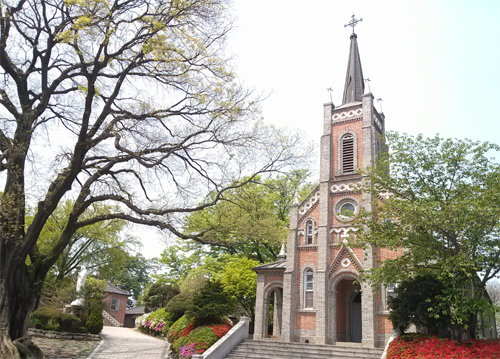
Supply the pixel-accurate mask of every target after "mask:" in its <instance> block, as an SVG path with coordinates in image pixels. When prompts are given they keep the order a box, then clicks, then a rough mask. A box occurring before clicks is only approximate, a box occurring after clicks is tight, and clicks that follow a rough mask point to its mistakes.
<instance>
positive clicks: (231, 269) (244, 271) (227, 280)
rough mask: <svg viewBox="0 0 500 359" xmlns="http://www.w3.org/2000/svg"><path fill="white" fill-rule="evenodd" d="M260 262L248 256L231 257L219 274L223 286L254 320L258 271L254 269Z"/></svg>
mask: <svg viewBox="0 0 500 359" xmlns="http://www.w3.org/2000/svg"><path fill="white" fill-rule="evenodd" d="M258 265H259V262H257V261H255V260H252V259H248V258H244V257H243V258H237V257H236V258H231V259H229V260H228V261H227V262H226V264H225V265H224V267H223V268H222V271H221V272H220V274H219V275H218V277H217V278H219V280H220V283H221V285H222V288H224V291H225V292H226V293H228V294H229V295H231V296H232V297H233V299H234V300H235V301H236V302H237V303H238V304H239V305H240V306H241V307H242V308H243V309H244V310H245V312H246V313H247V315H248V317H249V318H251V321H252V322H253V320H254V317H255V315H254V310H255V292H256V288H257V273H255V271H254V270H253V268H255V267H256V266H258Z"/></svg>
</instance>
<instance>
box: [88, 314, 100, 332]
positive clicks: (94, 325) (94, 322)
mask: <svg viewBox="0 0 500 359" xmlns="http://www.w3.org/2000/svg"><path fill="white" fill-rule="evenodd" d="M85 327H87V329H88V331H89V333H92V334H99V333H100V332H101V331H102V328H103V322H102V314H101V312H97V311H92V312H90V315H89V316H88V317H87V321H86V322H85Z"/></svg>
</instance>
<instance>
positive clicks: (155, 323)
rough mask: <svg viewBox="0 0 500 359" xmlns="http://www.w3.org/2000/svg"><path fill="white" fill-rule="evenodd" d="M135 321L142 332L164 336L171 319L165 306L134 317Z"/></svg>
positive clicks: (171, 321)
mask: <svg viewBox="0 0 500 359" xmlns="http://www.w3.org/2000/svg"><path fill="white" fill-rule="evenodd" d="M135 323H136V325H137V327H138V328H139V330H140V331H142V332H143V333H146V334H150V335H155V336H157V335H163V336H165V335H166V333H167V332H168V330H169V328H170V326H171V325H172V324H173V320H172V316H171V314H170V313H169V312H167V311H166V310H165V308H161V309H158V310H156V311H154V312H151V313H148V314H144V315H142V316H140V317H138V318H136V320H135Z"/></svg>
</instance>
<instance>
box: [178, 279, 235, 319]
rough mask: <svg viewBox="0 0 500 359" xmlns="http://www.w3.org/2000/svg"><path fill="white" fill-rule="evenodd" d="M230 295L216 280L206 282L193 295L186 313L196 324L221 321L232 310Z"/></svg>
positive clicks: (232, 303) (233, 307)
mask: <svg viewBox="0 0 500 359" xmlns="http://www.w3.org/2000/svg"><path fill="white" fill-rule="evenodd" d="M234 309H235V305H234V302H233V301H232V299H231V296H230V295H229V294H228V293H226V292H225V291H224V289H223V288H222V285H221V284H220V282H218V281H210V282H208V283H207V284H206V285H205V286H204V287H203V288H202V289H201V290H200V292H199V293H198V294H196V295H195V296H194V297H193V304H192V305H191V306H190V308H189V310H188V311H187V314H188V315H189V316H190V317H193V318H194V321H195V324H196V325H204V324H214V323H222V320H223V318H224V317H225V316H227V315H229V314H230V313H231V312H232V311H234Z"/></svg>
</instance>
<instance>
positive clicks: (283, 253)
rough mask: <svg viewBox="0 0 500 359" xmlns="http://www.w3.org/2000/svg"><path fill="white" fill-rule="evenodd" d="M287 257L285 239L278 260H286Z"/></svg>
mask: <svg viewBox="0 0 500 359" xmlns="http://www.w3.org/2000/svg"><path fill="white" fill-rule="evenodd" d="M285 259H286V251H285V240H282V241H281V249H280V252H279V254H278V261H281V260H285Z"/></svg>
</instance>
